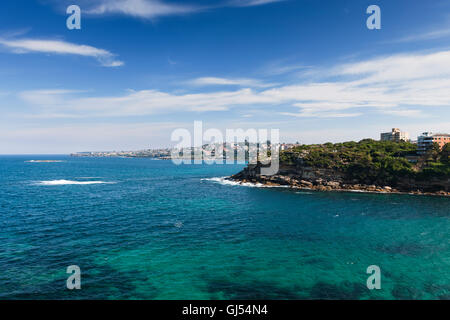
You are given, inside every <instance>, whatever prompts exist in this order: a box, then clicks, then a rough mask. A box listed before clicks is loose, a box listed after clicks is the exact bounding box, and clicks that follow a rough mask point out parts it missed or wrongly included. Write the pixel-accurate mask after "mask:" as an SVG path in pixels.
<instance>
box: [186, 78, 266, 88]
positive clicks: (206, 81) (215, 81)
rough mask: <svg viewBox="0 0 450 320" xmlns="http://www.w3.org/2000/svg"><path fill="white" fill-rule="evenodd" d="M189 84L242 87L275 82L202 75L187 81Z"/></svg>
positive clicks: (262, 86) (262, 85)
mask: <svg viewBox="0 0 450 320" xmlns="http://www.w3.org/2000/svg"><path fill="white" fill-rule="evenodd" d="M187 83H188V84H191V85H194V86H214V85H223V86H226V85H234V86H241V87H255V88H257V87H259V88H264V87H273V86H274V84H270V83H264V82H262V81H259V80H255V79H227V78H217V77H202V78H197V79H193V80H191V81H188V82H187Z"/></svg>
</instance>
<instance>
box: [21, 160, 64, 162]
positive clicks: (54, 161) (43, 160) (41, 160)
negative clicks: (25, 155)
mask: <svg viewBox="0 0 450 320" xmlns="http://www.w3.org/2000/svg"><path fill="white" fill-rule="evenodd" d="M25 162H28V163H59V162H66V161H65V160H27V161H25Z"/></svg>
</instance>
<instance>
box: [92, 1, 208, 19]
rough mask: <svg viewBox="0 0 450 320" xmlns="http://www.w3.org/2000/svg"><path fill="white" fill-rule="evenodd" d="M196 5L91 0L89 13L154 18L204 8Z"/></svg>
mask: <svg viewBox="0 0 450 320" xmlns="http://www.w3.org/2000/svg"><path fill="white" fill-rule="evenodd" d="M203 9H204V8H202V7H199V6H195V5H186V4H174V3H165V2H163V1H160V0H101V1H98V0H97V1H91V7H88V9H87V13H89V14H93V15H101V14H124V15H129V16H133V17H139V18H147V19H152V18H156V17H159V16H170V15H182V14H187V13H193V12H198V11H201V10H203Z"/></svg>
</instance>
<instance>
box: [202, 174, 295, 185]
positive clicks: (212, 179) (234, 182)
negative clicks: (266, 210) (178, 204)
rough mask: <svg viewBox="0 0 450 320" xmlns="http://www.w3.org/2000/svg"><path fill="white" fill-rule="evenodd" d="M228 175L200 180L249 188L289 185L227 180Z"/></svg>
mask: <svg viewBox="0 0 450 320" xmlns="http://www.w3.org/2000/svg"><path fill="white" fill-rule="evenodd" d="M228 178H229V177H217V178H205V179H201V180H202V181H213V182H217V183H220V184H221V185H224V186H241V187H251V188H288V187H289V186H267V185H265V184H262V183H253V182H238V181H232V180H228Z"/></svg>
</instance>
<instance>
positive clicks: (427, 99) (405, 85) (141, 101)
mask: <svg viewBox="0 0 450 320" xmlns="http://www.w3.org/2000/svg"><path fill="white" fill-rule="evenodd" d="M332 77H334V78H337V79H338V80H335V81H330V80H327V79H330V78H332ZM247 80H249V79H247ZM197 81H199V82H200V83H203V84H230V83H233V84H235V83H238V84H242V79H241V81H237V80H235V81H234V82H233V81H232V80H229V79H225V78H200V80H199V79H197ZM257 83H258V82H257ZM262 83H263V82H262ZM448 88H450V51H440V52H435V53H428V54H423V53H422V54H405V55H401V54H399V55H393V56H386V57H381V58H374V59H370V60H365V61H360V62H355V63H347V64H341V65H336V66H335V67H332V68H329V69H327V72H326V73H325V74H324V80H322V81H320V80H317V81H316V80H315V81H314V82H307V81H304V82H302V83H297V84H292V85H284V86H276V87H271V88H266V89H263V90H261V88H259V90H255V88H241V89H237V90H223V91H213V92H211V91H207V92H204V93H197V92H196V93H187V94H174V93H170V92H162V91H158V90H142V91H131V92H128V93H127V94H124V95H120V96H113V97H89V98H77V97H76V96H75V97H74V96H73V94H70V95H67V97H65V96H66V95H65V94H63V97H65V98H64V99H63V101H61V102H60V103H57V104H56V105H54V112H55V113H61V111H62V110H64V113H71V114H74V115H78V116H85V117H87V116H92V117H102V116H142V115H148V114H154V113H173V112H208V111H225V110H229V109H231V108H236V107H241V108H242V107H252V108H257V109H258V108H259V109H260V110H261V109H262V108H265V107H271V108H277V109H278V113H279V114H281V115H286V116H295V117H319V118H323V117H328V118H341V117H356V116H359V115H361V114H364V111H363V110H367V109H368V108H372V109H375V110H378V112H380V113H384V114H391V115H397V116H418V115H419V113H418V111H417V110H418V108H422V110H423V108H425V107H447V108H448V107H450V90H449V89H448ZM47 95H49V96H51V97H53V96H55V94H54V93H52V92H47V94H44V95H42V94H41V95H39V96H35V97H34V100H33V101H32V102H33V103H34V104H45V103H47V102H48V101H49V97H47ZM56 95H57V96H58V99H61V93H60V92H58V93H57V94H56ZM27 101H28V102H30V99H28V100H27ZM50 101H51V100H50ZM295 109H298V110H299V111H298V112H295ZM414 110H416V111H414ZM45 111H46V112H48V111H49V110H48V109H46V110H45Z"/></svg>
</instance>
